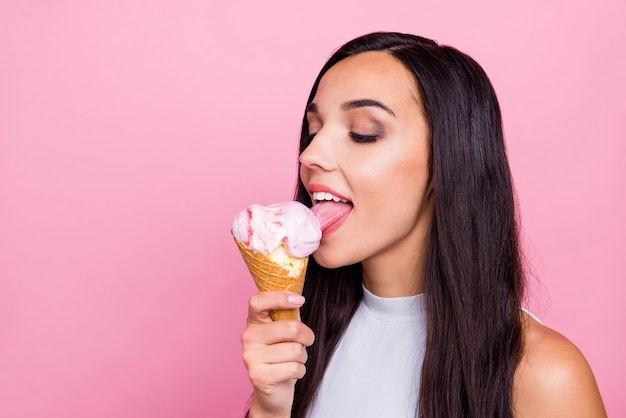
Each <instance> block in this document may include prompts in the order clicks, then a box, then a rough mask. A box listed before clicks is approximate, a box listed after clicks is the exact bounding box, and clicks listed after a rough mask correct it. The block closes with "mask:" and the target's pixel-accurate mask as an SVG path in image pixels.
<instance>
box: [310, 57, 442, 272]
mask: <svg viewBox="0 0 626 418" xmlns="http://www.w3.org/2000/svg"><path fill="white" fill-rule="evenodd" d="M307 119H308V125H309V134H310V135H311V136H314V138H313V140H312V142H311V143H310V144H309V146H308V147H307V148H306V149H305V150H304V152H302V154H301V155H300V162H301V168H300V177H301V179H302V182H303V183H304V185H305V187H306V188H307V190H308V191H309V194H310V196H311V198H312V200H313V203H314V204H316V203H317V201H319V200H322V199H324V198H328V197H329V196H328V195H326V196H325V197H324V196H323V194H322V195H320V194H319V193H316V192H329V193H331V194H332V195H334V196H336V197H339V198H341V199H345V200H347V201H348V202H350V203H351V205H352V207H351V208H349V207H348V208H346V207H345V206H344V210H343V211H341V210H340V211H339V212H338V215H337V217H338V218H340V219H339V222H338V223H337V224H335V225H334V226H333V227H332V228H329V229H328V230H326V231H325V233H324V237H323V238H322V241H321V244H320V247H319V249H318V250H317V251H316V252H315V253H314V257H315V260H316V261H317V262H318V263H319V264H320V265H322V266H324V267H328V268H335V267H340V266H344V265H349V264H353V263H356V262H360V261H362V262H363V263H364V264H363V265H364V267H367V265H366V263H373V262H376V261H378V260H380V261H383V262H388V263H394V264H395V263H397V262H401V260H407V257H408V259H412V260H415V259H416V255H417V253H418V252H420V251H421V250H422V248H423V244H424V241H425V237H426V235H427V232H428V229H429V226H430V221H431V218H432V210H433V204H432V197H431V193H430V186H429V177H428V160H429V146H428V138H429V131H428V125H427V122H426V119H425V117H424V115H423V112H422V105H421V100H420V98H419V94H418V90H417V86H416V82H415V79H414V77H413V75H412V74H411V73H410V72H409V71H408V70H407V69H406V68H405V67H404V66H403V65H402V64H401V63H400V62H399V61H397V60H396V59H395V58H393V57H392V56H391V55H389V54H387V53H385V52H366V53H361V54H358V55H354V56H351V57H348V58H346V59H344V60H342V61H340V62H339V63H337V64H336V65H335V66H333V67H332V68H331V69H330V70H329V71H328V72H327V73H326V74H325V75H324V77H323V78H322V80H321V81H320V84H319V87H318V90H317V93H316V95H315V97H314V99H313V102H312V103H311V105H309V107H308V109H307ZM328 207H329V208H331V209H329V210H332V208H333V207H332V206H331V205H328ZM394 264H391V265H394ZM394 266H395V267H399V266H397V265H394Z"/></svg>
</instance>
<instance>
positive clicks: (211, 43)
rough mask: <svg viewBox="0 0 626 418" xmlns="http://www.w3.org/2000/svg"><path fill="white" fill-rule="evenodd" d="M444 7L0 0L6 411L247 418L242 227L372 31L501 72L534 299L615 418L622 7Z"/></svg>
mask: <svg viewBox="0 0 626 418" xmlns="http://www.w3.org/2000/svg"><path fill="white" fill-rule="evenodd" d="M216 3H217V4H216ZM338 3H341V4H338ZM445 3H446V4H445V5H443V4H441V5H440V4H438V3H436V2H428V4H426V3H424V4H423V5H420V4H419V2H417V1H395V0H390V1H385V2H380V1H345V2H336V1H334V0H320V1H318V2H316V3H315V4H313V3H306V6H305V5H304V4H305V3H302V2H293V1H286V0H285V1H276V2H271V3H267V2H259V1H247V2H242V1H233V2H226V1H224V2H214V1H200V0H189V1H182V2H180V1H173V0H172V1H164V0H157V1H154V0H152V1H148V0H135V1H131V0H126V1H123V0H120V1H112V0H109V1H69V0H59V1H55V2H36V1H33V0H20V1H2V2H1V3H0V416H2V417H6V418H18V417H19V418H35V417H37V418H40V417H50V418H60V417H63V418H79V417H94V418H97V417H146V418H147V417H150V418H158V417H207V416H215V417H237V416H241V414H242V411H243V408H244V403H245V400H246V399H247V397H248V395H249V391H250V389H249V385H248V383H247V380H246V374H245V370H244V367H243V365H242V363H241V361H240V352H239V350H240V344H239V334H240V332H241V330H242V328H243V326H244V320H245V315H246V301H247V298H248V297H249V295H250V294H252V293H253V291H254V286H253V284H252V282H251V280H250V279H249V277H248V275H247V272H246V270H245V267H244V266H243V264H242V262H241V261H240V257H239V254H238V253H237V250H236V248H235V245H234V244H233V243H232V241H231V237H230V234H229V225H230V221H231V219H232V218H233V216H234V215H235V214H236V212H237V211H238V210H239V209H240V208H242V207H243V206H245V205H248V204H250V203H253V202H258V203H270V202H273V201H278V200H286V199H289V198H290V196H291V193H292V190H293V185H294V181H295V180H294V179H295V168H296V165H295V164H296V162H295V160H296V137H297V134H298V129H299V120H300V115H301V112H302V108H303V103H304V101H305V98H306V95H307V93H308V89H309V87H310V85H311V83H312V81H313V77H314V75H315V74H316V72H317V71H318V69H319V67H320V66H321V65H322V63H323V61H324V60H325V59H326V58H327V57H328V55H329V54H330V52H331V50H332V49H334V48H336V47H337V46H339V45H340V44H341V43H342V42H344V41H346V40H348V39H349V38H351V37H354V36H356V35H360V34H362V33H365V32H370V31H373V30H399V31H406V32H413V33H418V34H424V35H427V36H430V37H433V38H435V39H437V40H439V41H441V42H444V43H450V44H452V45H455V46H457V47H459V48H460V49H462V50H465V51H466V52H468V53H470V54H471V55H473V56H474V57H475V58H476V59H477V60H478V61H479V62H481V63H482V64H483V65H484V67H485V68H486V70H487V72H488V73H489V74H490V75H491V77H492V80H493V82H494V84H495V86H496V89H497V91H498V93H499V95H500V100H501V103H502V107H503V112H504V117H505V119H504V120H505V127H506V134H507V140H508V146H509V150H510V154H511V163H512V167H513V171H514V175H515V179H516V186H517V190H518V195H519V201H520V206H521V210H522V216H523V228H524V239H525V246H526V250H527V254H528V260H529V263H530V265H531V266H532V268H533V271H534V276H535V278H536V279H535V280H534V281H533V289H534V290H533V292H532V293H531V302H530V306H531V308H532V309H534V310H535V311H538V313H539V314H540V315H541V316H542V317H543V318H544V320H545V321H546V322H547V323H548V324H549V325H551V326H553V327H555V328H557V329H558V330H560V331H561V332H562V333H564V334H565V335H566V336H568V337H569V338H570V339H571V340H573V341H574V342H575V343H576V344H578V346H579V347H580V348H581V350H582V351H583V352H584V353H585V354H586V356H587V358H588V359H589V362H590V363H591V365H592V367H593V369H594V370H595V373H596V376H597V379H598V381H599V385H600V388H601V391H602V393H603V396H604V399H605V402H606V405H607V408H608V410H609V413H610V415H612V416H626V404H625V403H624V401H623V383H622V380H623V376H624V375H626V366H625V363H624V361H623V353H625V352H626V343H625V337H624V331H623V329H624V328H623V323H624V321H625V320H626V315H625V308H624V304H623V301H622V299H623V298H624V296H626V284H625V283H626V280H625V279H626V257H625V256H624V247H625V245H624V236H625V235H626V221H625V217H624V213H626V199H625V197H624V195H625V193H624V190H625V183H626V182H625V180H626V168H625V167H626V165H625V164H624V157H625V156H626V141H625V140H626V123H625V122H624V121H625V120H626V102H625V99H624V97H626V82H625V81H624V80H625V78H624V74H626V49H625V48H624V45H625V44H626V26H624V24H623V17H624V15H625V14H626V7H625V6H624V3H623V2H620V1H617V0H615V1H609V0H603V1H598V2H582V1H575V2H564V1H561V2H557V1H552V2H546V1H542V0H530V1H526V2H516V5H507V6H505V5H504V3H502V2H499V1H475V2H472V3H471V6H470V5H469V4H470V3H469V2H464V1H453V2H445ZM453 3H456V4H453ZM507 4H508V3H507Z"/></svg>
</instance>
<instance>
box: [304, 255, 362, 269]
mask: <svg viewBox="0 0 626 418" xmlns="http://www.w3.org/2000/svg"><path fill="white" fill-rule="evenodd" d="M333 255H335V256H333ZM312 257H313V258H314V259H315V261H316V262H317V264H319V265H320V266H322V267H324V268H327V269H336V268H339V267H345V266H349V265H351V264H355V263H357V262H358V261H351V260H345V259H341V258H337V257H336V254H324V252H323V251H319V250H317V251H316V252H314V253H313V254H312Z"/></svg>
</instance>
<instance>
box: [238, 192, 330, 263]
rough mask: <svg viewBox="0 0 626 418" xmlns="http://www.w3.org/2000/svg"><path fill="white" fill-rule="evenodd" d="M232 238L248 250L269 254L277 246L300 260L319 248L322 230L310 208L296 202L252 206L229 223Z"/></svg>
mask: <svg viewBox="0 0 626 418" xmlns="http://www.w3.org/2000/svg"><path fill="white" fill-rule="evenodd" d="M232 232H233V236H234V237H235V238H236V239H237V240H238V241H240V242H242V243H243V244H245V245H246V246H248V247H249V248H251V249H253V250H255V251H259V252H262V253H263V254H271V253H272V252H274V250H276V249H277V248H278V247H279V246H280V245H281V244H283V245H284V246H285V250H286V252H287V253H288V254H289V255H291V256H293V257H296V258H304V257H306V256H308V255H310V254H311V253H312V252H313V251H315V250H317V247H319V244H320V239H321V238H322V231H321V227H320V223H319V221H318V220H317V217H316V216H315V214H313V212H312V211H311V209H309V208H307V207H306V206H304V205H303V204H302V203H300V202H295V201H291V202H284V203H275V204H273V205H269V206H261V205H252V206H250V207H248V208H247V209H245V210H243V211H241V212H240V213H239V215H237V217H236V218H235V220H234V221H233V227H232Z"/></svg>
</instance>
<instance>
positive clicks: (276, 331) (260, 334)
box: [241, 319, 315, 348]
mask: <svg viewBox="0 0 626 418" xmlns="http://www.w3.org/2000/svg"><path fill="white" fill-rule="evenodd" d="M314 341H315V334H314V333H313V330H311V328H309V327H308V326H307V325H306V324H304V323H302V322H300V321H296V320H293V319H289V320H284V321H276V322H271V321H270V322H269V323H264V324H249V325H248V326H247V327H246V328H245V329H244V330H243V333H242V334H241V343H242V345H243V346H244V348H255V347H259V346H264V345H271V344H278V343H282V342H296V343H299V344H302V345H303V346H305V347H309V346H310V345H312V344H313V342H314Z"/></svg>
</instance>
